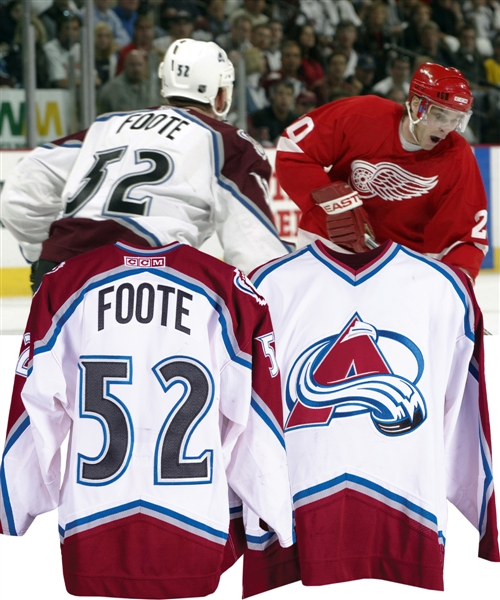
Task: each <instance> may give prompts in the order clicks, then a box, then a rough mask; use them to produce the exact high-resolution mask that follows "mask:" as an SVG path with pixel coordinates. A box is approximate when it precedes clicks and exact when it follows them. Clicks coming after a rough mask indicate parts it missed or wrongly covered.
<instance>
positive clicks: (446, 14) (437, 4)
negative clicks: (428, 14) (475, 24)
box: [430, 0, 464, 38]
mask: <svg viewBox="0 0 500 600" xmlns="http://www.w3.org/2000/svg"><path fill="white" fill-rule="evenodd" d="M430 7H431V9H432V20H433V21H435V22H436V23H437V24H438V25H439V29H440V30H441V31H442V32H443V33H444V35H451V36H453V37H455V38H456V37H458V34H459V31H460V28H461V26H462V24H463V21H464V17H463V13H462V8H461V6H460V3H459V2H457V0H432V2H431V3H430Z"/></svg>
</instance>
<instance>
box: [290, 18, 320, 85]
mask: <svg viewBox="0 0 500 600" xmlns="http://www.w3.org/2000/svg"><path fill="white" fill-rule="evenodd" d="M295 39H296V40H297V42H298V43H299V46H300V48H301V50H302V77H303V79H304V82H305V84H306V85H307V86H308V87H309V86H311V85H312V84H313V83H315V82H316V81H319V80H320V79H322V78H323V77H324V76H325V70H324V69H323V56H322V54H321V51H320V49H319V46H318V42H317V38H316V33H315V31H314V27H313V26H312V25H308V24H306V25H302V27H300V28H299V30H298V31H297V35H296V36H295Z"/></svg>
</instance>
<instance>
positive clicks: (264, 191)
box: [215, 128, 291, 273]
mask: <svg viewBox="0 0 500 600" xmlns="http://www.w3.org/2000/svg"><path fill="white" fill-rule="evenodd" d="M223 139H224V152H225V158H224V164H223V166H222V169H221V173H220V177H219V179H218V190H219V198H220V202H219V204H218V207H217V209H216V211H215V228H216V231H217V236H218V238H219V240H220V243H221V245H222V247H223V249H224V260H225V261H226V262H228V263H230V264H232V265H235V266H237V267H238V268H240V269H241V270H242V271H243V272H244V273H249V272H250V271H251V270H252V269H254V268H255V267H257V266H258V265H260V264H262V263H263V262H267V261H268V260H271V259H272V258H277V257H278V256H283V255H284V254H287V253H288V252H289V251H290V249H291V248H290V246H289V245H287V244H285V243H284V242H283V241H281V240H280V238H279V235H278V231H277V229H276V226H275V224H274V220H273V216H272V213H271V209H270V199H269V178H270V176H271V166H270V164H269V161H268V160H267V157H266V154H265V151H264V150H263V148H262V147H261V146H260V144H258V143H257V142H255V140H253V139H252V138H251V137H250V136H249V135H248V134H246V133H245V132H243V131H241V130H240V131H236V130H234V129H233V128H231V131H227V132H224V135H223Z"/></svg>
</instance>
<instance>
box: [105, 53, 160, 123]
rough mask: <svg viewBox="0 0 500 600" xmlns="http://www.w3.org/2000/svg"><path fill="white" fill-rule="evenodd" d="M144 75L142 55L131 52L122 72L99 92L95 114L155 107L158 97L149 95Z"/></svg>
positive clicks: (148, 87) (145, 69) (144, 62)
mask: <svg viewBox="0 0 500 600" xmlns="http://www.w3.org/2000/svg"><path fill="white" fill-rule="evenodd" d="M146 73H147V64H146V60H145V58H144V53H143V52H141V51H140V50H131V51H130V52H129V53H128V54H127V56H126V57H125V60H124V64H123V72H122V73H120V74H119V75H117V76H116V77H113V78H112V79H111V80H110V81H108V83H106V84H105V85H104V86H103V87H102V88H101V90H100V91H99V93H98V95H97V114H98V115H102V114H103V113H108V112H116V111H122V110H138V109H144V108H149V107H151V106H157V105H158V104H159V97H158V96H152V95H151V86H150V85H149V81H148V80H147V78H146Z"/></svg>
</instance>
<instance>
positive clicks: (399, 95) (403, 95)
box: [385, 86, 408, 106]
mask: <svg viewBox="0 0 500 600" xmlns="http://www.w3.org/2000/svg"><path fill="white" fill-rule="evenodd" d="M385 98H387V99H388V100H392V101H393V102H396V103H397V104H400V105H401V106H405V104H406V100H407V99H408V92H407V91H406V90H405V89H403V88H402V87H401V86H394V87H393V88H391V89H390V90H389V91H388V92H387V94H386V95H385Z"/></svg>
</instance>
